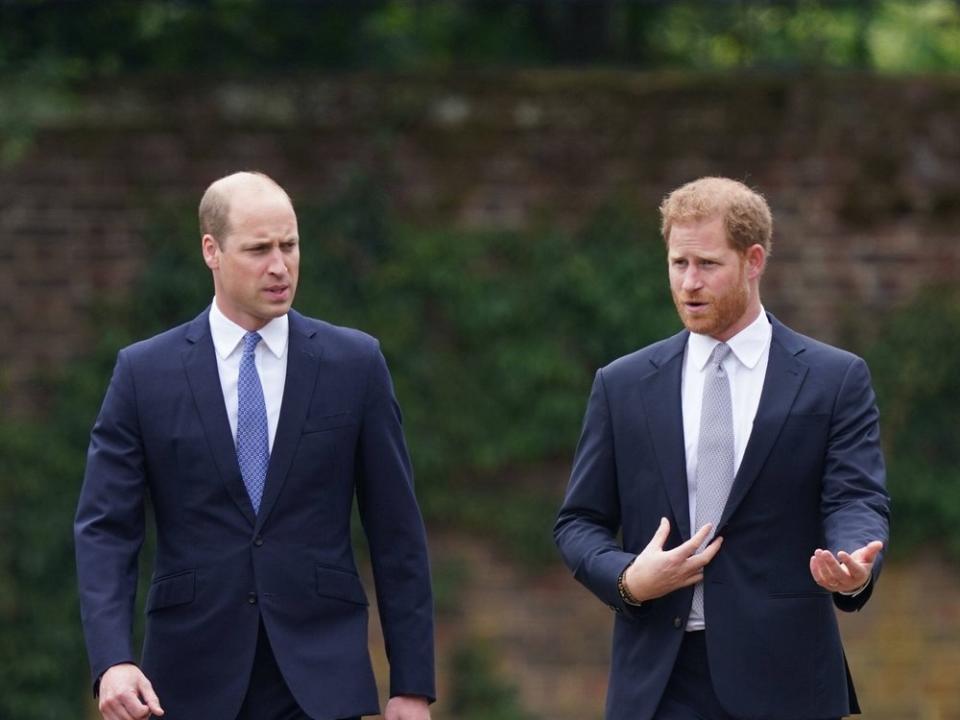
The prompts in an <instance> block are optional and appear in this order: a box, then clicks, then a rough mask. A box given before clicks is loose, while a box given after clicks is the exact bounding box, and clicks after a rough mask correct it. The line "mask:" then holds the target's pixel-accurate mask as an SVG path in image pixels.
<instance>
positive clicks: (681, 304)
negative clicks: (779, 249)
mask: <svg viewBox="0 0 960 720" xmlns="http://www.w3.org/2000/svg"><path fill="white" fill-rule="evenodd" d="M738 275H739V277H738V278H737V282H736V283H735V284H734V285H732V286H731V287H730V288H729V289H728V290H726V291H725V292H722V293H719V294H714V293H712V292H710V291H709V290H707V289H700V290H697V291H695V292H692V293H684V292H683V291H679V292H678V291H677V290H675V289H672V288H671V291H670V292H671V295H672V296H673V304H674V306H675V307H676V308H677V314H678V315H679V316H680V320H681V322H683V325H684V327H685V328H687V330H689V331H690V332H692V333H697V334H698V335H709V336H710V337H715V338H717V339H718V340H726V339H728V338H725V337H723V336H724V335H726V333H727V331H728V330H729V329H730V328H732V327H734V326H735V325H737V323H738V321H739V320H740V319H741V318H743V316H744V315H745V314H746V312H747V308H748V307H749V305H750V288H749V285H748V284H747V279H746V272H745V271H744V268H743V267H742V266H741V267H740V269H739V273H738ZM688 303H704V304H705V309H704V310H703V311H701V312H694V311H692V310H691V309H690V308H689V306H688Z"/></svg>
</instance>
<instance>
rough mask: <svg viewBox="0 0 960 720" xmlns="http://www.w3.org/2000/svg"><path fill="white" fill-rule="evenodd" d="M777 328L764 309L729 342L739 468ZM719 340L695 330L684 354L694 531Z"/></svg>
mask: <svg viewBox="0 0 960 720" xmlns="http://www.w3.org/2000/svg"><path fill="white" fill-rule="evenodd" d="M772 337H773V327H772V326H771V325H770V320H769V319H768V318H767V314H766V313H765V312H764V310H763V308H760V314H759V315H758V316H757V318H756V320H754V321H753V322H752V323H750V324H749V325H748V326H747V327H745V328H744V329H743V330H741V331H740V332H739V333H737V334H736V335H734V336H733V337H732V338H730V339H729V340H727V345H729V346H730V350H731V352H730V354H729V355H727V357H726V359H725V360H724V361H723V369H724V370H725V371H726V373H727V377H729V378H730V400H731V404H732V408H733V444H734V452H735V463H736V464H735V472H736V471H739V469H740V462H741V461H742V460H743V454H744V451H745V450H746V449H747V441H748V440H749V439H750V433H751V432H752V430H753V419H754V417H755V416H756V414H757V407H758V406H759V405H760V393H761V392H762V391H763V381H764V378H765V377H766V375H767V362H768V360H769V358H770V340H771V338H772ZM718 343H719V340H716V339H715V338H712V337H710V336H709V335H698V334H696V333H690V336H689V338H688V339H687V348H686V352H685V353H684V362H683V379H682V380H681V401H682V408H683V439H684V450H685V451H686V459H687V493H688V497H689V501H690V532H691V533H695V532H696V531H697V530H698V529H699V528H697V526H696V517H697V444H698V443H699V441H700V409H701V405H702V404H703V380H704V374H705V369H706V365H707V361H708V360H709V359H710V353H712V352H713V348H714V347H716V346H717V344H718ZM703 627H704V623H703V618H702V617H694V616H693V614H692V613H691V615H690V617H689V618H688V620H687V630H702V629H703Z"/></svg>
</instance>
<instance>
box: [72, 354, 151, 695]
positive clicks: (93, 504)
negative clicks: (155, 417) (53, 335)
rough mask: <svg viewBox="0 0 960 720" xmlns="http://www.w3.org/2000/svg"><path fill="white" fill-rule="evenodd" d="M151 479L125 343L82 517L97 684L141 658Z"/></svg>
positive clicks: (80, 537)
mask: <svg viewBox="0 0 960 720" xmlns="http://www.w3.org/2000/svg"><path fill="white" fill-rule="evenodd" d="M145 486H146V479H145V476H144V461H143V444H142V441H141V437H140V428H139V422H138V418H137V409H136V393H135V388H134V382H133V374H132V371H131V369H130V365H129V360H128V359H127V357H126V355H125V354H124V353H123V352H122V351H121V353H120V354H119V355H118V356H117V363H116V367H115V368H114V372H113V378H112V379H111V381H110V385H109V387H108V388H107V393H106V396H105V397H104V401H103V405H102V407H101V409H100V414H99V415H98V417H97V420H96V422H95V424H94V426H93V430H92V432H91V435H90V447H89V449H88V451H87V464H86V471H85V474H84V479H83V486H82V488H81V491H80V499H79V502H78V505H77V514H76V519H75V522H74V540H75V546H76V558H77V579H78V584H79V595H80V613H81V618H82V622H83V630H84V635H85V637H86V644H87V652H88V655H89V659H90V669H91V672H92V675H93V680H94V689H95V691H96V684H97V681H98V679H99V677H100V676H101V675H102V674H103V673H104V671H105V670H107V668H109V667H111V666H112V665H116V664H117V663H122V662H134V653H133V643H132V628H133V607H134V597H135V595H136V589H137V557H138V555H139V552H140V548H141V546H142V545H143V537H144V493H145Z"/></svg>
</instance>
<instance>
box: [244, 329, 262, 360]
mask: <svg viewBox="0 0 960 720" xmlns="http://www.w3.org/2000/svg"><path fill="white" fill-rule="evenodd" d="M261 339H262V338H261V337H260V333H257V332H248V333H247V334H246V335H244V336H243V354H244V355H251V354H252V353H253V351H254V350H256V349H257V343H259V342H260V340H261Z"/></svg>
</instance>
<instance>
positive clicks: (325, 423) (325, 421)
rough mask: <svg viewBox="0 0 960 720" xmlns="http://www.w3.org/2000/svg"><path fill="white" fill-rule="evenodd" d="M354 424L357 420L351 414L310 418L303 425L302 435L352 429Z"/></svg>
mask: <svg viewBox="0 0 960 720" xmlns="http://www.w3.org/2000/svg"><path fill="white" fill-rule="evenodd" d="M356 424H357V418H356V416H355V415H354V414H353V413H351V412H340V413H333V414H331V415H319V416H311V417H308V418H307V421H306V423H304V426H303V434H304V435H312V434H314V433H323V432H330V431H331V430H339V429H341V428H350V427H354V426H355V425H356Z"/></svg>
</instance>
